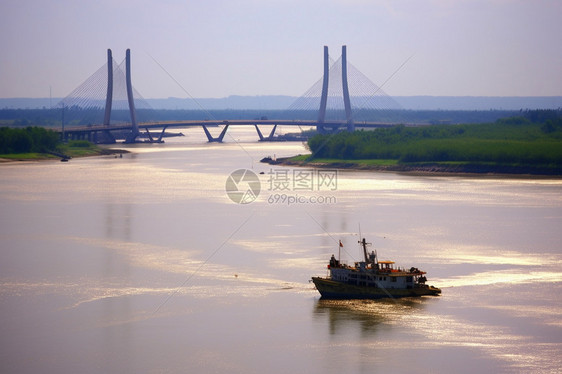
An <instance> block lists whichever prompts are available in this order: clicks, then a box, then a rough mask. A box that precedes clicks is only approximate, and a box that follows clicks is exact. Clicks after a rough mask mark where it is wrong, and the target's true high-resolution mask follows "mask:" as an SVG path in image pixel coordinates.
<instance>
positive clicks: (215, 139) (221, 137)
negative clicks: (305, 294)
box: [201, 123, 228, 143]
mask: <svg viewBox="0 0 562 374" xmlns="http://www.w3.org/2000/svg"><path fill="white" fill-rule="evenodd" d="M201 127H203V131H205V135H207V139H208V140H209V143H222V140H223V139H224V136H225V135H226V130H228V123H227V124H226V125H225V126H224V128H223V129H222V131H221V133H220V135H219V136H218V137H216V138H214V137H213V136H212V135H211V133H210V132H209V130H208V129H207V126H205V125H201Z"/></svg>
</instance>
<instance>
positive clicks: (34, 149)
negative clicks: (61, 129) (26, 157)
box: [0, 126, 60, 154]
mask: <svg viewBox="0 0 562 374" xmlns="http://www.w3.org/2000/svg"><path fill="white" fill-rule="evenodd" d="M59 143H60V136H59V134H58V133H57V132H55V131H53V130H47V129H45V128H43V127H31V126H29V127H26V128H24V129H16V128H10V127H0V154H11V153H44V152H46V151H52V150H54V149H55V148H56V147H57V145H58V144H59Z"/></svg>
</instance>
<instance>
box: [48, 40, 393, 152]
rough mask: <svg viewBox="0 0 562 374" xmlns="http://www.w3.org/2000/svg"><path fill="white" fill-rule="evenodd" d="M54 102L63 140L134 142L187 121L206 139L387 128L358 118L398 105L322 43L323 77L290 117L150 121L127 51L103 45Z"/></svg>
mask: <svg viewBox="0 0 562 374" xmlns="http://www.w3.org/2000/svg"><path fill="white" fill-rule="evenodd" d="M58 106H59V107H60V108H61V109H62V116H63V119H62V121H63V126H62V129H61V133H62V137H63V139H64V140H69V139H88V140H90V141H93V142H97V143H113V142H115V141H116V140H118V139H123V140H124V141H125V142H128V143H133V142H136V141H138V139H139V138H140V137H141V136H144V135H145V134H143V133H142V132H144V131H146V137H147V138H148V140H147V141H151V142H161V141H162V138H163V137H164V136H165V131H166V130H167V129H169V128H173V127H191V126H197V127H201V128H202V129H203V131H204V133H205V134H206V136H207V139H208V140H209V142H222V140H223V139H224V136H225V134H226V132H227V130H228V128H229V127H230V126H254V127H255V129H256V132H257V135H258V136H259V139H260V140H264V141H265V140H275V131H276V129H277V126H297V127H299V128H301V127H307V128H308V127H316V129H317V130H318V131H320V132H336V131H340V130H341V129H345V130H347V131H354V130H355V128H356V127H389V126H393V125H394V124H391V123H384V122H381V121H379V122H376V121H372V120H365V119H363V118H366V117H367V115H368V116H372V113H373V112H375V113H376V112H384V111H388V110H395V109H400V106H399V105H398V104H397V103H396V102H395V101H394V100H393V99H392V98H391V97H390V96H388V95H387V94H386V93H384V92H383V91H382V89H381V88H380V87H378V86H377V85H375V84H374V83H372V82H371V81H370V80H369V79H368V78H367V77H366V76H365V75H363V74H362V73H361V72H360V71H359V70H358V69H356V68H355V67H354V66H353V65H351V64H350V63H348V62H347V48H346V46H343V47H342V54H341V56H340V57H339V59H338V60H336V61H334V60H333V59H331V58H330V56H329V54H328V47H324V73H323V75H322V78H320V80H318V81H317V82H316V83H315V84H314V85H313V86H312V87H311V88H310V89H309V90H308V91H307V92H305V94H303V95H302V96H301V97H299V98H298V99H297V100H296V101H295V102H294V103H293V104H292V105H291V106H290V107H289V108H288V109H287V110H286V111H285V112H284V113H283V118H291V119H278V120H275V119H265V118H262V119H253V120H251V119H248V120H216V119H206V120H204V121H200V120H186V121H154V120H151V119H150V112H151V111H152V108H151V107H150V105H149V104H148V103H147V101H146V100H145V99H144V98H143V97H142V96H141V95H140V94H139V93H138V92H137V91H136V90H135V89H134V87H133V85H132V76H131V53H130V50H127V52H126V57H125V59H124V60H123V61H122V62H121V63H117V62H116V61H115V60H114V59H113V56H112V52H111V50H109V49H108V51H107V63H106V64H104V65H103V66H102V67H101V68H100V69H98V70H97V71H96V72H95V73H94V74H92V75H91V76H90V77H89V78H88V79H87V80H86V81H84V83H82V84H81V85H80V86H79V87H77V88H76V89H75V90H74V91H72V92H71V93H70V94H69V95H68V96H67V97H66V98H64V99H63V100H61V102H60V103H59V104H58ZM201 109H202V110H205V109H204V108H201ZM303 112H309V113H310V112H314V113H317V116H316V119H313V120H310V119H304V120H303V119H299V116H301V115H302V113H303ZM362 117H363V118H362ZM216 126H221V127H222V129H221V130H220V134H219V135H218V136H213V135H211V132H210V131H209V128H210V127H216ZM259 126H262V128H263V126H267V127H268V129H269V128H271V129H270V130H269V134H266V136H264V135H263V133H262V131H261V130H260V128H259ZM150 130H160V132H159V133H158V132H156V133H154V132H151V131H150ZM214 131H216V130H214ZM145 141H146V140H145Z"/></svg>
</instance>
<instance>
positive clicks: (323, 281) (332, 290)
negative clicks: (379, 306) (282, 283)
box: [312, 277, 441, 299]
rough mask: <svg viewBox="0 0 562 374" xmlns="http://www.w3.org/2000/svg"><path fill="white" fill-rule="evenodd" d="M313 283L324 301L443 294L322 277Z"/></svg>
mask: <svg viewBox="0 0 562 374" xmlns="http://www.w3.org/2000/svg"><path fill="white" fill-rule="evenodd" d="M312 281H313V282H314V285H315V286H316V289H317V290H318V292H320V295H322V298H324V299H382V298H389V297H391V298H394V297H417V296H439V295H440V294H441V290H440V289H439V288H436V287H433V286H422V287H414V288H410V289H401V288H378V287H367V286H356V285H351V284H346V283H342V282H336V281H333V280H331V279H327V278H320V277H312Z"/></svg>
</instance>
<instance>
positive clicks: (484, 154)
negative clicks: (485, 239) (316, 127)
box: [288, 116, 562, 175]
mask: <svg viewBox="0 0 562 374" xmlns="http://www.w3.org/2000/svg"><path fill="white" fill-rule="evenodd" d="M308 147H309V149H310V151H311V155H309V156H300V157H297V158H293V159H291V160H288V161H289V162H298V163H309V164H310V163H314V164H317V165H336V166H338V167H339V166H341V167H357V168H373V169H376V168H379V169H381V168H382V169H390V170H421V169H424V168H425V169H428V170H444V171H449V170H452V171H454V172H514V173H532V174H533V173H539V174H558V175H560V174H562V119H561V118H560V117H559V116H558V117H555V118H549V119H547V120H545V121H543V122H538V123H536V122H535V123H533V122H531V121H530V120H529V119H527V118H523V117H515V118H508V119H502V120H499V121H497V122H495V123H491V124H471V125H434V126H422V127H405V126H397V127H394V128H390V129H378V130H374V131H356V132H353V133H347V132H342V133H338V134H321V135H316V136H314V137H313V138H311V139H310V140H309V141H308Z"/></svg>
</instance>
